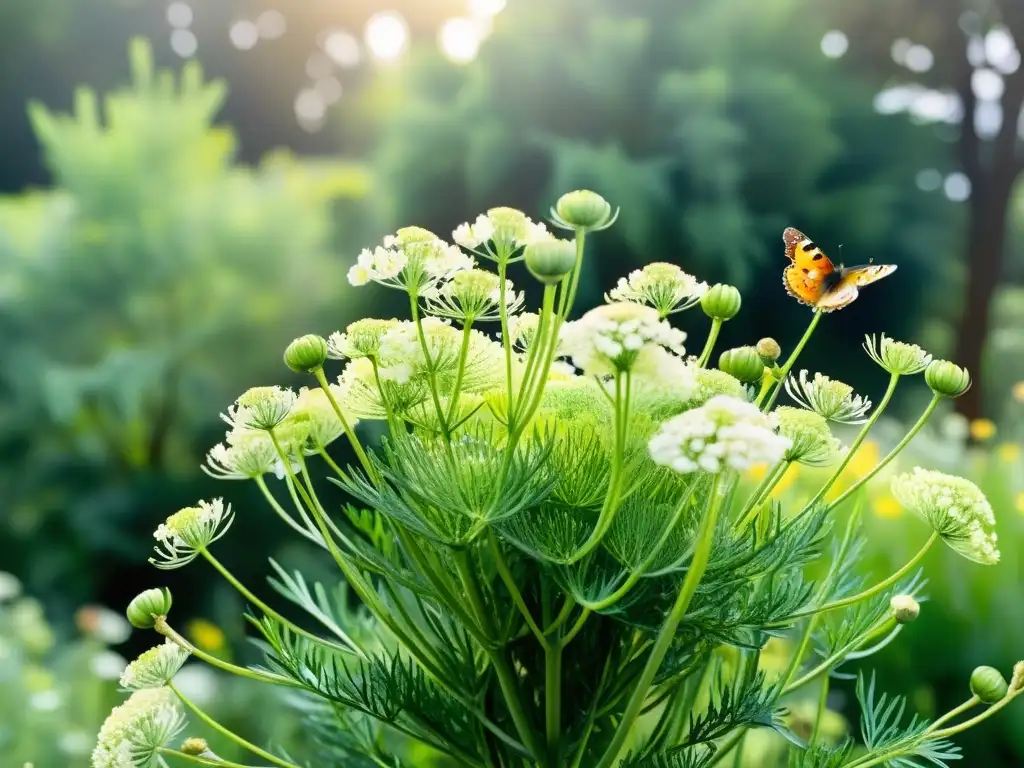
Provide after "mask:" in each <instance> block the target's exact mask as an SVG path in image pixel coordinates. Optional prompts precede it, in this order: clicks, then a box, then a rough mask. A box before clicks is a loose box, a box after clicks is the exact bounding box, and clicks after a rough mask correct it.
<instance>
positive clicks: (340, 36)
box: [323, 30, 362, 67]
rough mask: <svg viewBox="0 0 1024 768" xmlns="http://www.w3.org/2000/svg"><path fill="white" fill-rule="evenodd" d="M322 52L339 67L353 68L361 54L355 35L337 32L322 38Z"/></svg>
mask: <svg viewBox="0 0 1024 768" xmlns="http://www.w3.org/2000/svg"><path fill="white" fill-rule="evenodd" d="M323 45H324V52H325V53H326V54H327V55H328V56H330V57H331V58H332V59H334V62H335V63H336V64H337V65H338V66H339V67H354V66H356V65H357V64H359V60H360V59H361V58H362V54H361V53H360V51H359V41H358V40H357V39H356V37H355V35H353V34H351V33H349V32H345V31H342V30H338V31H335V32H331V33H330V34H329V35H327V37H326V38H324V43H323Z"/></svg>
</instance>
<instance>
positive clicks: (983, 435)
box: [971, 419, 996, 440]
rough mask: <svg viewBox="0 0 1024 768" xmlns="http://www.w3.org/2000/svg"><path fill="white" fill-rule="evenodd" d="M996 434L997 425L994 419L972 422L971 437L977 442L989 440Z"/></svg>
mask: <svg viewBox="0 0 1024 768" xmlns="http://www.w3.org/2000/svg"><path fill="white" fill-rule="evenodd" d="M995 433H996V424H995V422H994V421H992V419H975V420H974V421H972V422H971V437H973V438H974V439H975V440H988V439H990V438H991V437H993V436H994V435H995Z"/></svg>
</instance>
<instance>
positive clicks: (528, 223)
mask: <svg viewBox="0 0 1024 768" xmlns="http://www.w3.org/2000/svg"><path fill="white" fill-rule="evenodd" d="M553 239H554V235H552V234H551V232H549V231H548V228H547V227H546V226H545V225H544V224H543V223H541V222H535V221H533V220H532V219H531V218H530V217H529V216H527V215H526V214H525V213H523V212H522V211H518V210H516V209H515V208H491V209H490V210H489V211H487V213H486V214H481V215H480V216H478V217H477V218H476V221H474V222H473V223H472V224H469V223H465V224H460V225H459V226H458V227H456V228H455V231H454V232H452V240H454V241H455V242H456V243H458V244H459V245H461V246H462V247H463V248H467V249H469V250H471V251H474V252H476V253H480V254H481V255H483V256H487V257H488V258H494V257H495V255H496V254H495V253H494V252H493V251H492V250H490V244H492V243H493V245H494V247H495V248H497V249H498V250H505V251H508V252H511V251H514V250H516V249H518V248H523V247H525V246H527V245H530V244H532V243H539V242H542V241H544V240H553ZM481 247H483V249H481Z"/></svg>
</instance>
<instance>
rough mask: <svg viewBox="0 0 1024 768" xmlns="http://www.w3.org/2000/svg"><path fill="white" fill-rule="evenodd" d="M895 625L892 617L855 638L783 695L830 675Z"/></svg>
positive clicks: (791, 685)
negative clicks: (846, 660)
mask: <svg viewBox="0 0 1024 768" xmlns="http://www.w3.org/2000/svg"><path fill="white" fill-rule="evenodd" d="M895 624H896V620H895V619H893V618H892V617H889V618H887V619H886V620H885V621H883V622H882V623H881V624H879V625H878V626H876V627H872V628H871V629H869V630H868V631H867V632H865V633H864V634H862V635H859V636H857V637H855V638H854V639H853V640H851V641H850V642H849V643H847V644H846V645H844V646H843V647H842V648H840V649H839V650H838V651H836V652H835V653H833V654H832V655H831V656H829V657H828V658H827V659H825V660H824V661H823V662H821V663H820V664H819V665H818V666H816V667H814V669H812V670H810V671H809V672H807V674H805V675H803V677H800V678H798V679H797V680H795V681H793V682H792V683H789V684H788V685H786V686H785V687H783V689H782V695H783V696H785V695H786V694H789V693H792V692H793V691H795V690H797V689H799V688H803V687H804V686H805V685H807V683H809V682H811V681H812V680H814V679H815V678H816V677H817V676H818V675H820V674H821V673H823V672H824V673H825V674H828V673H829V671H830V670H831V669H832V667H833V666H835V665H836V664H837V663H839V662H840V661H841V660H842V659H843V658H845V657H846V656H847V654H849V653H851V652H853V651H854V650H856V649H857V648H859V647H861V646H863V645H864V644H865V643H867V642H869V641H871V640H872V639H873V638H875V637H877V636H878V635H879V634H881V633H882V632H887V631H891V630H892V628H893V627H894V626H895Z"/></svg>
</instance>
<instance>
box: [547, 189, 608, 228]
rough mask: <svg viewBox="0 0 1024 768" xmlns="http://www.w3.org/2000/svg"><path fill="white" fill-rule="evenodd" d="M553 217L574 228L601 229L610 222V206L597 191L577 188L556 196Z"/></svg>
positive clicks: (560, 222)
mask: <svg viewBox="0 0 1024 768" xmlns="http://www.w3.org/2000/svg"><path fill="white" fill-rule="evenodd" d="M554 213H555V214H556V215H555V218H556V219H557V220H558V223H559V224H563V225H566V226H568V227H570V228H574V229H603V228H604V227H605V226H607V225H609V224H611V222H612V206H611V204H610V203H609V202H608V201H607V200H605V199H604V198H603V197H601V196H600V195H599V194H597V192H591V191H590V190H589V189H577V190H576V191H575V192H568V193H566V194H564V195H562V196H561V197H560V198H558V202H557V203H555V210H554Z"/></svg>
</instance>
